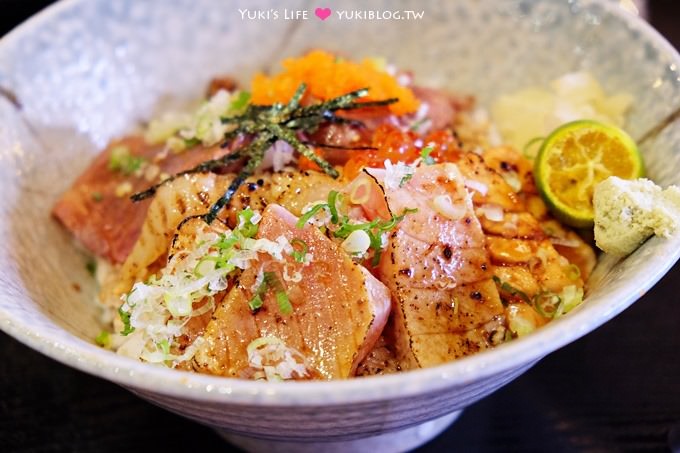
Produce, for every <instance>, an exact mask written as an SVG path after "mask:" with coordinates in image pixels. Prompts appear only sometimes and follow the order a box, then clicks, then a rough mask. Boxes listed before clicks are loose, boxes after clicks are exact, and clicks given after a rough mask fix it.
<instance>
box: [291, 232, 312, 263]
mask: <svg viewBox="0 0 680 453" xmlns="http://www.w3.org/2000/svg"><path fill="white" fill-rule="evenodd" d="M290 245H291V246H292V247H293V253H291V255H292V256H293V259H294V260H295V261H296V262H298V263H304V262H305V261H306V259H307V253H308V252H309V246H308V245H307V243H306V242H305V241H303V240H302V239H298V238H295V239H293V240H292V241H290ZM296 246H298V248H296Z"/></svg>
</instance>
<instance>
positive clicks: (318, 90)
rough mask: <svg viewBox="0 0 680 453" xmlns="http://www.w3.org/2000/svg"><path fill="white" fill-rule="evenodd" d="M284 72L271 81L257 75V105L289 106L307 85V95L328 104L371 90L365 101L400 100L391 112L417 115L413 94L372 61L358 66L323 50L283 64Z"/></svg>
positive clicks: (254, 95)
mask: <svg viewBox="0 0 680 453" xmlns="http://www.w3.org/2000/svg"><path fill="white" fill-rule="evenodd" d="M282 64H283V68H284V70H283V72H281V73H279V74H277V75H274V76H272V77H267V76H265V75H264V74H256V75H255V77H254V78H253V81H252V102H253V104H260V105H263V104H264V105H266V104H272V103H274V102H287V101H288V100H290V98H291V97H292V96H293V93H294V92H295V90H296V89H297V88H298V86H300V83H302V82H305V83H306V84H307V93H308V94H311V96H312V97H313V98H315V99H320V100H327V99H332V98H334V97H337V96H342V95H343V94H347V93H349V92H350V91H354V90H358V89H360V88H368V89H369V90H368V96H365V97H363V98H361V100H363V101H377V100H381V99H388V98H398V99H399V101H398V102H395V103H394V104H391V105H390V106H389V109H390V111H391V112H392V113H394V114H395V115H404V114H407V113H413V112H415V111H416V110H417V109H418V104H419V102H418V99H416V97H415V96H414V94H413V92H412V91H411V90H410V89H409V88H406V87H405V86H402V85H400V84H399V83H398V82H397V80H396V79H395V78H394V77H393V76H391V75H389V74H388V73H387V72H385V71H384V70H382V69H380V68H379V66H378V65H377V64H376V63H375V62H374V61H372V60H370V59H365V60H364V61H362V62H361V63H356V62H352V61H348V60H344V59H341V58H337V57H336V56H335V55H333V54H331V53H328V52H324V51H322V50H314V51H311V52H309V53H308V54H307V55H304V56H302V57H299V58H287V59H285V60H283V63H282Z"/></svg>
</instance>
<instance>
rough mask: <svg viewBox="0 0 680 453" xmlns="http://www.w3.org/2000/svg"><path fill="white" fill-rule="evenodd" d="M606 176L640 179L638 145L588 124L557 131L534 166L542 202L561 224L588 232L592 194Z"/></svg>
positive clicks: (621, 134) (622, 134)
mask: <svg viewBox="0 0 680 453" xmlns="http://www.w3.org/2000/svg"><path fill="white" fill-rule="evenodd" d="M609 176H618V177H619V178H623V179H636V178H640V177H642V176H644V164H643V162H642V156H641V155H640V152H639V151H638V148H637V145H636V144H635V142H634V141H633V139H632V138H630V136H629V135H628V134H626V133H625V132H624V131H622V130H621V129H619V128H618V127H615V126H611V125H608V124H603V123H599V122H597V121H591V120H580V121H573V122H571V123H567V124H564V125H563V126H560V127H559V128H557V129H555V130H554V131H553V132H552V133H551V134H550V135H549V136H548V137H547V138H546V139H545V141H544V142H543V144H542V145H541V149H540V150H539V152H538V155H537V156H536V160H535V162H534V177H535V179H536V185H537V186H538V190H539V191H540V193H541V195H542V196H543V199H544V200H545V202H546V203H547V204H548V206H549V207H550V209H551V211H552V212H553V214H554V215H555V217H557V218H558V219H559V220H561V221H562V222H564V223H566V224H568V225H571V226H573V227H583V228H585V227H592V225H593V190H594V188H595V185H597V184H598V183H599V182H601V181H603V180H604V179H606V178H608V177H609Z"/></svg>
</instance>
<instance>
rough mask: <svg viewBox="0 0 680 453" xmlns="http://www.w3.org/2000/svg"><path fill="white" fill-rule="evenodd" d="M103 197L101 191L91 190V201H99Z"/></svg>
mask: <svg viewBox="0 0 680 453" xmlns="http://www.w3.org/2000/svg"><path fill="white" fill-rule="evenodd" d="M103 199H104V195H102V193H101V192H92V201H94V202H95V203H99V202H100V201H102V200H103Z"/></svg>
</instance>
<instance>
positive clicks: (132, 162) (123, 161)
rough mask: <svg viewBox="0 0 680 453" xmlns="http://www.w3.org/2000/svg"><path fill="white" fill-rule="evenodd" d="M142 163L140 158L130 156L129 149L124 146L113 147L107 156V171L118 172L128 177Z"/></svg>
mask: <svg viewBox="0 0 680 453" xmlns="http://www.w3.org/2000/svg"><path fill="white" fill-rule="evenodd" d="M143 163H144V158H143V157H141V156H133V155H132V154H130V148H128V147H127V146H125V145H118V146H114V147H113V148H112V149H111V155H110V156H109V170H111V171H119V172H121V173H123V174H124V175H125V176H129V175H131V174H133V173H134V172H136V171H137V170H139V169H140V168H141V167H142V164H143Z"/></svg>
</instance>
